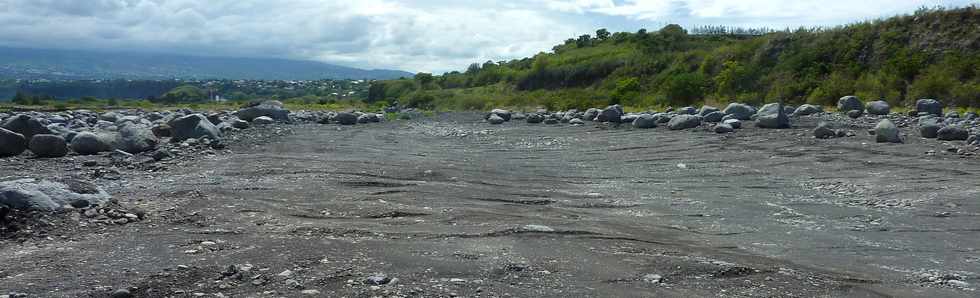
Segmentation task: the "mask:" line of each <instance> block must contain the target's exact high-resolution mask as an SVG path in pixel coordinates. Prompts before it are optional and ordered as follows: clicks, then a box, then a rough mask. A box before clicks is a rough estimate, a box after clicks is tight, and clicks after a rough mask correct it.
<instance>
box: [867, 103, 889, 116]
mask: <svg viewBox="0 0 980 298" xmlns="http://www.w3.org/2000/svg"><path fill="white" fill-rule="evenodd" d="M867 111H868V114H871V115H888V113H891V111H892V107H891V106H890V105H888V103H887V102H885V101H884V100H876V101H872V102H869V103H868V107H867Z"/></svg>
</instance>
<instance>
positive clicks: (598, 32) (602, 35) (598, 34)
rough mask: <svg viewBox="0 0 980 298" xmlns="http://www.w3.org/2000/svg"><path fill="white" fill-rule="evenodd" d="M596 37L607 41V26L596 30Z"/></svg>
mask: <svg viewBox="0 0 980 298" xmlns="http://www.w3.org/2000/svg"><path fill="white" fill-rule="evenodd" d="M595 38H596V39H598V40H599V41H605V40H606V39H608V38H609V30H606V28H602V29H599V30H596V32H595Z"/></svg>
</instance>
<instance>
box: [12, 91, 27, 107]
mask: <svg viewBox="0 0 980 298" xmlns="http://www.w3.org/2000/svg"><path fill="white" fill-rule="evenodd" d="M10 101H12V102H13V103H15V104H19V105H26V104H30V101H31V97H30V96H28V95H26V94H24V92H20V91H17V93H16V94H14V98H12V99H11V100H10Z"/></svg>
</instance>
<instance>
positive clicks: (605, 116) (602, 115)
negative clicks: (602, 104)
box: [595, 105, 623, 123]
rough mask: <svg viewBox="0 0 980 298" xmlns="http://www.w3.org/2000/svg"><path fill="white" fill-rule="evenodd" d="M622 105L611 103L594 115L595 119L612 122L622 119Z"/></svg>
mask: <svg viewBox="0 0 980 298" xmlns="http://www.w3.org/2000/svg"><path fill="white" fill-rule="evenodd" d="M622 118H623V107H621V106H619V105H611V106H609V107H606V108H605V109H603V110H602V111H600V112H599V115H596V118H595V120H596V121H598V122H612V123H619V122H621V121H622V120H623V119H622Z"/></svg>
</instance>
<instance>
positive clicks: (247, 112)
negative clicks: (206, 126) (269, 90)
mask: <svg viewBox="0 0 980 298" xmlns="http://www.w3.org/2000/svg"><path fill="white" fill-rule="evenodd" d="M235 115H236V116H238V118H239V119H242V120H245V121H252V120H254V119H255V118H258V117H263V116H264V117H269V118H272V119H273V120H276V121H289V110H287V109H284V108H283V106H282V103H281V102H279V101H275V100H266V101H263V102H261V103H259V104H257V105H254V106H250V107H246V108H243V109H240V110H238V112H237V113H235ZM212 124H213V123H212Z"/></svg>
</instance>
